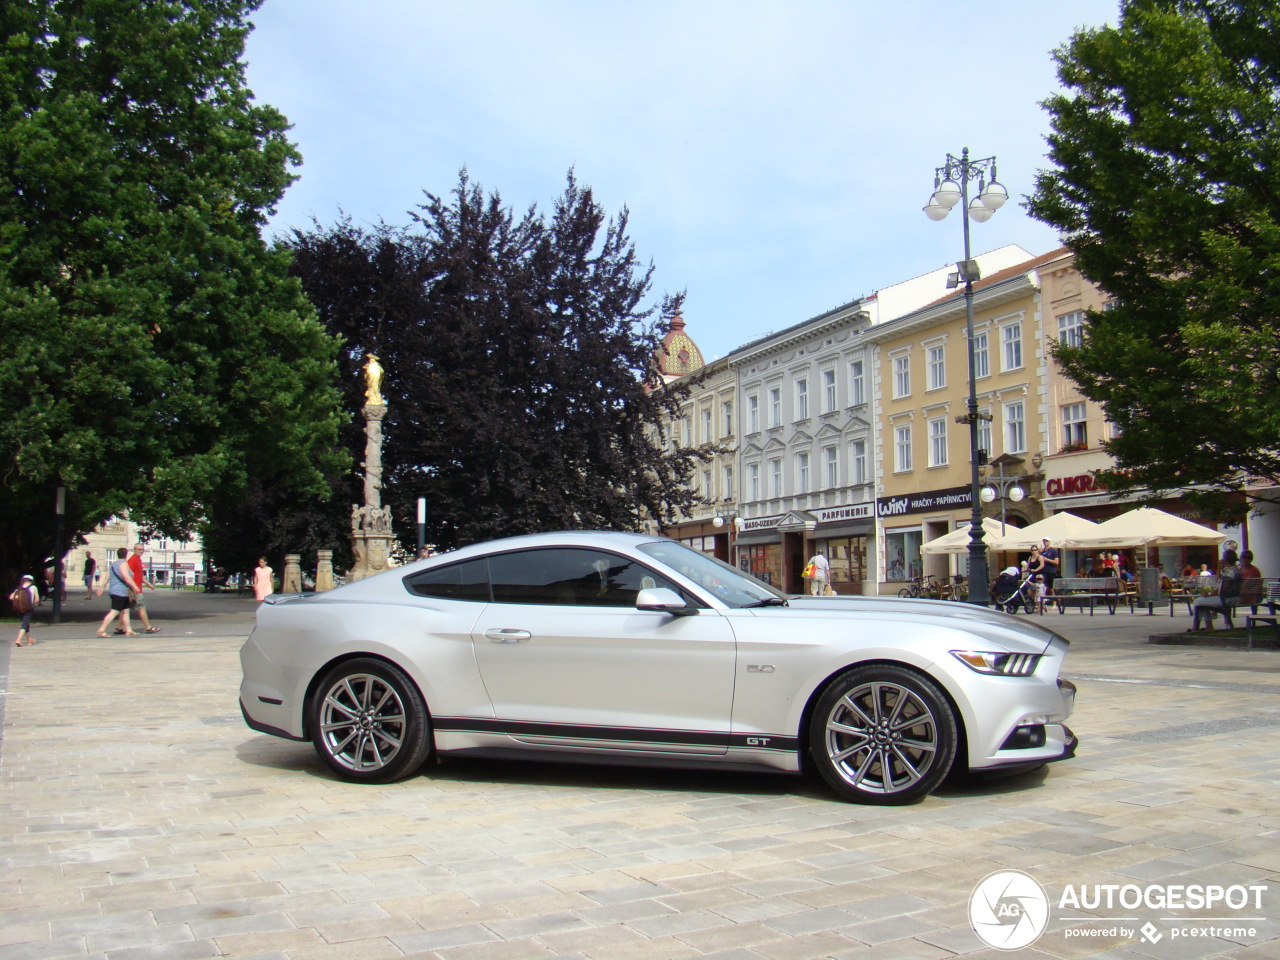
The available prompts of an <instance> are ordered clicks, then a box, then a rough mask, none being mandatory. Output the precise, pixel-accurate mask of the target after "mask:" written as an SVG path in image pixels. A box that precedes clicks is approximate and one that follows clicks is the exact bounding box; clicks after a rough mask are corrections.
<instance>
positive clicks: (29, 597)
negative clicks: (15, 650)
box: [9, 573, 37, 647]
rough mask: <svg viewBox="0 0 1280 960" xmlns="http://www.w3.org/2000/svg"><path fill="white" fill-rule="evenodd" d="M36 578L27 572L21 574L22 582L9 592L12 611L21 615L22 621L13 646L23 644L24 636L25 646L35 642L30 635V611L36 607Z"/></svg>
mask: <svg viewBox="0 0 1280 960" xmlns="http://www.w3.org/2000/svg"><path fill="white" fill-rule="evenodd" d="M36 600H37V596H36V580H35V577H33V576H31V574H29V573H24V574H23V575H22V582H21V583H19V584H18V586H17V588H16V589H15V590H14V591H13V593H11V594H9V602H10V603H11V604H13V612H14V613H16V614H17V615H18V616H20V617H22V623H21V624H20V625H19V627H18V639H17V640H15V641H14V642H13V643H14V646H16V647H21V646H23V638H26V646H28V647H29V646H31V644H33V643H35V642H36V641H35V638H34V637H32V636H31V611H33V610H35V608H36Z"/></svg>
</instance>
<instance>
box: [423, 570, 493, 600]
mask: <svg viewBox="0 0 1280 960" xmlns="http://www.w3.org/2000/svg"><path fill="white" fill-rule="evenodd" d="M404 585H405V587H406V588H407V589H408V591H409V592H410V593H415V594H417V595H418V596H420V597H437V598H439V599H442V600H472V601H474V602H476V603H488V602H489V572H488V570H487V569H486V561H485V560H483V559H481V560H465V561H463V562H462V563H451V564H449V565H448V566H447V567H434V568H432V569H431V570H423V571H422V572H421V573H415V574H413V575H412V576H408V577H405V578H404Z"/></svg>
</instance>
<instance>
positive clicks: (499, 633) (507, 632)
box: [484, 627, 533, 643]
mask: <svg viewBox="0 0 1280 960" xmlns="http://www.w3.org/2000/svg"><path fill="white" fill-rule="evenodd" d="M484 635H485V639H486V640H492V641H493V642H494V643H524V642H525V641H526V640H531V639H532V638H533V634H532V633H530V632H529V631H528V630H516V629H513V628H512V627H494V628H492V629H490V630H486V631H485V632H484Z"/></svg>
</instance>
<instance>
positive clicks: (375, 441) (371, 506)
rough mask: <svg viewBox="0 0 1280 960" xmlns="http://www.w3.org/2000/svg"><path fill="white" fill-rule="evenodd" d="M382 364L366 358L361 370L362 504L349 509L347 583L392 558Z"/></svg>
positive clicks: (379, 569)
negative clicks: (386, 499)
mask: <svg viewBox="0 0 1280 960" xmlns="http://www.w3.org/2000/svg"><path fill="white" fill-rule="evenodd" d="M382 378H383V369H382V364H380V363H379V362H378V358H377V356H376V355H374V354H372V353H370V354H368V360H367V361H366V362H365V366H364V382H365V393H364V395H365V403H364V407H363V409H362V410H361V413H363V414H364V433H365V446H364V504H363V505H361V504H358V503H357V504H353V505H352V507H351V552H352V553H353V554H354V555H355V565H354V566H353V567H352V568H351V571H350V573H348V574H347V579H349V580H363V579H364V578H365V577H371V576H373V575H374V574H376V573H381V572H382V571H383V570H386V569H387V568H388V567H389V563H388V560H389V558H390V556H391V541H392V540H393V539H394V536H393V534H392V532H391V508H390V507H384V506H382V418H383V417H385V416H386V415H387V404H386V401H385V400H384V399H383V396H382Z"/></svg>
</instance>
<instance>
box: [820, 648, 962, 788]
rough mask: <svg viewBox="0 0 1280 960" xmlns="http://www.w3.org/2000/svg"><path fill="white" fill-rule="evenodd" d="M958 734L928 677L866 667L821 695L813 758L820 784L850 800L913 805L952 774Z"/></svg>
mask: <svg viewBox="0 0 1280 960" xmlns="http://www.w3.org/2000/svg"><path fill="white" fill-rule="evenodd" d="M957 734H958V730H957V727H956V721H955V717H954V714H953V712H952V708H951V706H950V704H949V703H948V702H947V700H946V698H945V697H944V696H943V695H942V693H941V691H940V690H938V688H937V687H936V686H935V685H934V683H933V682H932V681H931V680H930V679H929V678H927V677H925V676H923V675H921V674H919V673H916V672H915V671H913V670H909V669H906V668H904V667H899V666H890V665H868V666H866V667H858V668H855V669H853V670H850V671H849V672H848V673H845V674H843V675H842V676H840V677H838V678H836V679H835V680H834V681H833V682H832V683H831V685H830V686H829V687H828V688H827V689H826V690H825V691H824V692H823V695H822V697H821V698H820V699H819V701H818V704H817V707H816V710H815V714H814V723H813V725H812V727H811V753H812V756H813V758H814V760H815V761H816V764H817V767H818V770H819V771H820V772H821V773H822V775H823V778H824V779H825V780H826V781H827V782H828V783H829V784H830V785H831V786H832V787H833V788H834V789H835V790H836V791H837V792H838V793H840V794H841V795H842V796H844V797H846V798H847V799H850V800H858V801H861V802H864V803H890V804H898V803H912V802H914V801H916V800H919V799H921V798H923V797H924V796H925V795H927V794H928V793H930V792H932V791H933V790H934V789H935V788H936V787H937V786H938V785H939V784H940V783H941V782H942V780H943V779H944V778H945V777H946V775H947V774H948V773H949V772H950V770H951V765H952V763H953V762H954V760H955V753H956V742H957Z"/></svg>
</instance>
